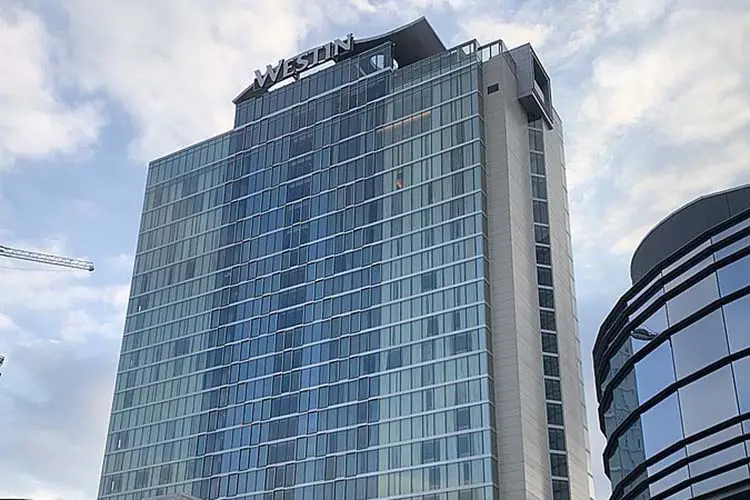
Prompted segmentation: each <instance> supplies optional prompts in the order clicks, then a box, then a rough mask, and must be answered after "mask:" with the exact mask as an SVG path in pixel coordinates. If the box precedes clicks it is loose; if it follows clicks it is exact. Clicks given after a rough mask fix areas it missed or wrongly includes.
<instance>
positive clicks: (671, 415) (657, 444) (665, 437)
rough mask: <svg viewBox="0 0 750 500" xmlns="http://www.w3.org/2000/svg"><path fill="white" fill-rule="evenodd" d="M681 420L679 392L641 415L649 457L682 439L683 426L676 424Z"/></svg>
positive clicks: (645, 446)
mask: <svg viewBox="0 0 750 500" xmlns="http://www.w3.org/2000/svg"><path fill="white" fill-rule="evenodd" d="M679 421H680V404H679V401H678V400H677V394H672V395H671V396H669V397H668V398H666V399H665V400H664V401H662V402H660V403H659V404H657V405H656V406H654V407H653V408H651V409H650V410H648V411H647V412H646V413H644V414H643V415H641V423H642V426H643V442H644V448H645V450H646V456H647V457H652V456H654V455H655V454H656V453H658V452H660V451H661V450H663V449H664V448H666V447H667V446H669V445H671V444H674V443H676V442H677V441H679V440H681V439H682V437H683V436H682V426H680V425H675V423H676V422H679ZM665 465H666V464H665Z"/></svg>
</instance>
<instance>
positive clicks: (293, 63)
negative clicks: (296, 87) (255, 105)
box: [253, 33, 354, 90]
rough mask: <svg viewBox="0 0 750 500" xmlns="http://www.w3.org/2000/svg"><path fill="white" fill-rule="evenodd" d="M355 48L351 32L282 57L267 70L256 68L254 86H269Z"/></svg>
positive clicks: (260, 87) (256, 87)
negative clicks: (317, 45)
mask: <svg viewBox="0 0 750 500" xmlns="http://www.w3.org/2000/svg"><path fill="white" fill-rule="evenodd" d="M353 49H354V36H353V35H352V34H351V33H350V34H349V35H348V36H347V37H346V39H345V40H339V39H336V40H334V41H332V42H328V43H327V44H325V45H321V46H320V47H316V48H314V49H312V50H308V51H307V52H303V53H302V54H299V55H298V56H296V57H292V58H291V59H281V60H280V61H279V62H278V64H276V66H271V65H270V64H269V65H268V66H266V72H265V73H262V72H261V70H259V69H256V70H255V82H253V87H254V88H255V89H257V90H260V89H264V88H268V87H270V86H271V85H273V84H274V83H278V82H280V81H281V80H284V79H285V78H288V77H290V76H297V75H299V73H301V72H303V71H305V70H308V69H311V68H314V67H315V66H318V65H319V64H323V63H324V62H326V61H329V60H331V59H333V58H335V57H338V56H339V55H340V54H345V53H347V52H350V51H352V50H353Z"/></svg>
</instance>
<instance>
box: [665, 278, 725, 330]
mask: <svg viewBox="0 0 750 500" xmlns="http://www.w3.org/2000/svg"><path fill="white" fill-rule="evenodd" d="M718 298H719V287H718V285H717V283H716V273H711V274H709V275H708V276H706V277H705V278H703V279H702V280H701V281H699V282H698V283H696V284H694V285H693V286H691V287H690V288H688V289H687V290H685V291H684V292H682V293H681V294H679V295H677V296H676V297H674V298H672V299H670V300H669V302H667V310H668V313H669V324H670V325H674V324H676V323H677V322H679V321H680V320H682V319H684V318H686V317H688V316H689V315H691V314H693V313H694V312H695V311H697V310H698V309H700V308H702V307H703V306H705V305H707V304H709V303H711V302H713V301H714V300H716V299H718Z"/></svg>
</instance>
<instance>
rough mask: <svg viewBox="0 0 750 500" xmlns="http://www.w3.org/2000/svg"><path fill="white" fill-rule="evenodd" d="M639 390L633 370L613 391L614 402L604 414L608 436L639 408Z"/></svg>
mask: <svg viewBox="0 0 750 500" xmlns="http://www.w3.org/2000/svg"><path fill="white" fill-rule="evenodd" d="M638 404H639V402H638V390H637V387H636V380H635V374H634V373H633V371H632V370H631V371H630V372H629V373H628V374H627V375H626V376H625V378H624V379H623V380H622V381H621V382H620V383H619V384H618V385H617V387H615V389H614V390H613V391H612V402H611V403H610V405H609V408H608V409H607V412H606V413H605V414H604V427H605V433H606V434H607V437H609V436H611V435H612V433H613V432H614V431H615V429H617V427H619V426H620V424H622V423H623V422H624V421H625V419H626V418H628V415H630V414H631V413H632V412H633V411H634V410H635V409H636V408H638Z"/></svg>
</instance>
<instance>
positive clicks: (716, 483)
mask: <svg viewBox="0 0 750 500" xmlns="http://www.w3.org/2000/svg"><path fill="white" fill-rule="evenodd" d="M707 458H711V457H707ZM722 465H726V462H724V463H722ZM691 476H693V473H692V470H691ZM747 478H748V469H747V465H742V466H740V467H738V468H736V469H734V470H730V471H728V472H724V473H723V474H719V475H716V476H709V478H708V479H705V480H703V481H701V482H699V483H696V484H693V495H695V496H697V495H702V494H703V493H707V492H709V491H713V490H716V489H718V488H722V487H724V486H729V485H730V484H734V483H736V482H737V481H742V480H743V479H747Z"/></svg>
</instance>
